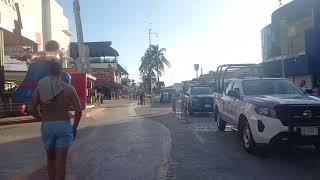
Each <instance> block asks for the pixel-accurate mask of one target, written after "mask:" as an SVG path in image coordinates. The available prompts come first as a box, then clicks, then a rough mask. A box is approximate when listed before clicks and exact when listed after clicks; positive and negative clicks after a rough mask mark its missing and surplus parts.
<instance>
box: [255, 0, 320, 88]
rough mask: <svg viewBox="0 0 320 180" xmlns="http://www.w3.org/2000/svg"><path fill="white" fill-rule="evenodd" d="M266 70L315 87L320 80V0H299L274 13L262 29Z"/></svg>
mask: <svg viewBox="0 0 320 180" xmlns="http://www.w3.org/2000/svg"><path fill="white" fill-rule="evenodd" d="M261 36H262V38H261V40H262V57H263V63H262V66H263V70H264V73H266V74H267V75H269V76H274V77H282V76H283V75H284V76H285V77H287V78H289V79H290V80H292V81H293V82H295V83H297V84H299V83H300V82H301V81H302V80H305V81H306V82H307V87H309V88H313V87H314V86H315V84H316V83H317V81H318V80H320V69H319V67H320V46H319V45H318V42H319V41H320V1H319V0H308V1H305V0H295V1H292V2H291V3H288V4H286V5H284V6H282V7H281V8H279V9H278V10H276V11H275V12H274V13H273V14H272V23H271V24H270V25H267V26H266V27H265V28H264V29H263V30H262V31H261Z"/></svg>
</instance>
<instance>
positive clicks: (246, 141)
mask: <svg viewBox="0 0 320 180" xmlns="http://www.w3.org/2000/svg"><path fill="white" fill-rule="evenodd" d="M243 123H244V124H243V128H242V132H241V134H242V143H243V147H244V149H245V150H246V151H247V152H248V153H254V152H256V149H257V147H256V143H255V141H254V139H253V137H252V132H251V129H250V126H249V123H248V121H245V122H243Z"/></svg>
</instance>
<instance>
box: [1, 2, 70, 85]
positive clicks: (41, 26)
mask: <svg viewBox="0 0 320 180" xmlns="http://www.w3.org/2000/svg"><path fill="white" fill-rule="evenodd" d="M71 35H72V34H71V33H70V32H69V20H68V18H67V17H66V16H65V15H64V12H63V8H62V7H61V6H60V5H59V4H58V3H57V2H56V0H0V54H1V56H0V66H4V71H5V80H6V81H14V82H18V83H19V82H20V81H22V80H23V78H24V76H25V74H26V71H27V66H26V64H25V63H23V62H19V61H17V60H16V59H15V57H16V56H18V55H21V54H22V53H24V52H30V53H36V52H39V51H42V50H43V49H44V45H45V43H46V42H47V41H49V40H56V41H58V42H59V43H60V46H61V49H62V50H64V51H65V52H66V53H67V54H69V44H70V38H71ZM1 37H3V38H1Z"/></svg>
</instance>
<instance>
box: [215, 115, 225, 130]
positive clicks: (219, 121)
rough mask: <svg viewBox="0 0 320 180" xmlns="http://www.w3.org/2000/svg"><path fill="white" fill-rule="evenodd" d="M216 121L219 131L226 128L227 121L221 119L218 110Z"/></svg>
mask: <svg viewBox="0 0 320 180" xmlns="http://www.w3.org/2000/svg"><path fill="white" fill-rule="evenodd" d="M216 121H217V126H218V129H219V130H220V131H224V130H225V129H226V125H227V123H226V122H225V121H224V120H222V119H221V117H220V113H219V111H217V112H216Z"/></svg>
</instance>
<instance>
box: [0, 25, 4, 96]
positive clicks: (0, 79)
mask: <svg viewBox="0 0 320 180" xmlns="http://www.w3.org/2000/svg"><path fill="white" fill-rule="evenodd" d="M4 76H5V74H4V38H3V30H1V29H0V101H1V98H2V97H4V84H5V82H4V81H5V78H4Z"/></svg>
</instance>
